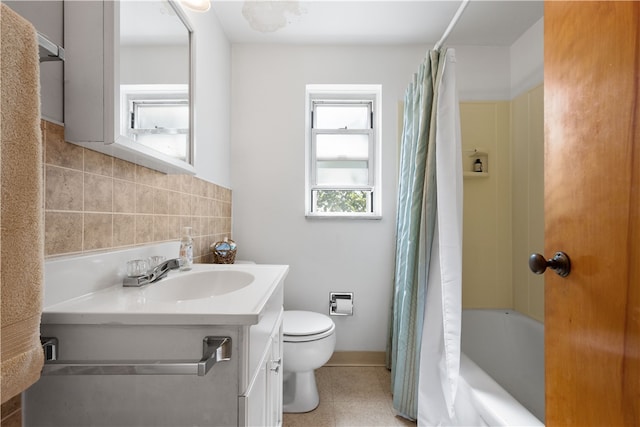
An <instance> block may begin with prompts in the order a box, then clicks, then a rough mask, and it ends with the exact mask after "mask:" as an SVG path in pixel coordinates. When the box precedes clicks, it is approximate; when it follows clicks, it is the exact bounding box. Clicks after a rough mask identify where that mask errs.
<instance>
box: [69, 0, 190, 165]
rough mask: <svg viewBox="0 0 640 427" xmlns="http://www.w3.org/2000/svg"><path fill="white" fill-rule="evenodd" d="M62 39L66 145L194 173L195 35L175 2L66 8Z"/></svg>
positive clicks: (136, 0) (152, 0)
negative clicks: (63, 39)
mask: <svg viewBox="0 0 640 427" xmlns="http://www.w3.org/2000/svg"><path fill="white" fill-rule="evenodd" d="M64 33H65V50H66V53H67V58H66V61H65V64H64V67H65V87H64V91H65V103H64V108H65V111H64V121H65V139H66V140H67V141H69V142H72V143H74V144H78V145H82V146H83V147H87V148H89V149H92V150H95V151H100V152H102V153H106V154H109V155H111V156H113V157H118V158H121V159H124V160H127V161H130V162H133V163H136V164H139V165H142V166H146V167H148V168H151V169H155V170H158V171H161V172H164V173H187V174H192V175H193V174H195V168H194V167H193V161H194V159H193V146H194V138H193V130H194V129H193V123H194V119H193V117H194V104H193V93H194V86H193V82H194V67H193V61H194V43H193V39H194V33H193V29H192V27H191V25H190V24H189V22H188V20H187V17H186V15H185V13H184V11H183V10H182V9H181V7H180V6H179V5H178V4H177V3H176V2H175V0H127V1H111V0H105V1H102V2H100V1H71V2H65V3H64Z"/></svg>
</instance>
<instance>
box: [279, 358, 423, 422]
mask: <svg viewBox="0 0 640 427" xmlns="http://www.w3.org/2000/svg"><path fill="white" fill-rule="evenodd" d="M390 378H391V377H390V373H389V371H388V370H387V369H386V368H384V367H342V366H340V367H327V366H325V367H322V368H320V369H318V370H317V371H316V382H317V384H318V391H319V393H320V405H319V406H318V407H317V408H316V409H315V410H313V411H311V412H307V413H305V414H284V420H283V421H284V422H283V424H284V427H294V426H295V427H298V426H299V427H311V426H317V427H338V426H367V427H369V426H411V427H413V426H415V425H416V423H414V422H411V421H409V420H406V419H404V418H402V417H397V416H395V415H394V412H393V405H392V397H391V393H390V392H389V384H390V381H391V379H390Z"/></svg>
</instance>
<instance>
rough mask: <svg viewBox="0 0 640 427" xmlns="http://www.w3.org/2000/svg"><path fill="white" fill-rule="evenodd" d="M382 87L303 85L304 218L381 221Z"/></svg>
mask: <svg viewBox="0 0 640 427" xmlns="http://www.w3.org/2000/svg"><path fill="white" fill-rule="evenodd" d="M379 102H380V86H370V85H366V86H363V85H356V86H354V85H340V86H335V85H309V86H307V127H306V128H307V146H306V153H307V155H306V197H305V201H306V215H307V216H308V217H352V218H379V217H380V166H379V159H380V155H379V152H380V143H379V133H380V129H379V128H380V124H379V114H378V104H379Z"/></svg>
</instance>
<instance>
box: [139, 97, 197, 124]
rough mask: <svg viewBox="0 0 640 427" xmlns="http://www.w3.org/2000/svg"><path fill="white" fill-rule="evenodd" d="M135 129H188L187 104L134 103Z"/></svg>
mask: <svg viewBox="0 0 640 427" xmlns="http://www.w3.org/2000/svg"><path fill="white" fill-rule="evenodd" d="M134 114H135V118H136V120H137V124H136V125H135V126H134V127H135V128H136V129H188V128H189V104H188V103H186V102H184V103H176V102H174V101H151V102H149V101H147V102H136V101H134Z"/></svg>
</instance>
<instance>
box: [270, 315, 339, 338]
mask: <svg viewBox="0 0 640 427" xmlns="http://www.w3.org/2000/svg"><path fill="white" fill-rule="evenodd" d="M335 328H336V325H335V324H334V323H333V320H331V319H330V318H329V317H328V316H325V315H324V314H320V313H314V312H311V311H299V310H287V311H285V312H284V319H283V322H282V331H283V332H282V334H283V340H284V342H307V341H316V340H319V339H322V338H325V337H328V336H329V335H331V334H332V333H333V331H334V330H335Z"/></svg>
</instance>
